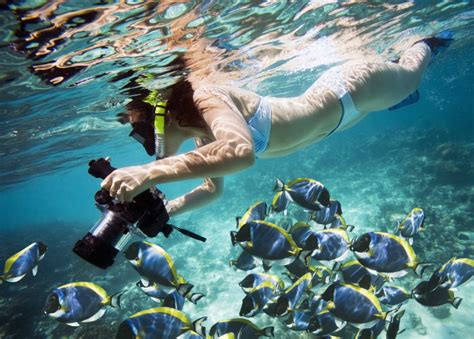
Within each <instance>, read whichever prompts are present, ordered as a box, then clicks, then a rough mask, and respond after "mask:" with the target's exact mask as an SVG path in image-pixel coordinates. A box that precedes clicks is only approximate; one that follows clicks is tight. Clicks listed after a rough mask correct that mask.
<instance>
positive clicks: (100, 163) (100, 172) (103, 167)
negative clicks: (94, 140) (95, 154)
mask: <svg viewBox="0 0 474 339" xmlns="http://www.w3.org/2000/svg"><path fill="white" fill-rule="evenodd" d="M115 170H116V168H115V167H112V166H111V165H110V162H109V161H108V160H106V159H104V158H99V159H97V160H91V161H89V170H88V173H89V174H90V175H92V176H93V177H95V178H101V179H105V178H106V177H107V176H108V175H109V174H110V173H112V172H113V171H115Z"/></svg>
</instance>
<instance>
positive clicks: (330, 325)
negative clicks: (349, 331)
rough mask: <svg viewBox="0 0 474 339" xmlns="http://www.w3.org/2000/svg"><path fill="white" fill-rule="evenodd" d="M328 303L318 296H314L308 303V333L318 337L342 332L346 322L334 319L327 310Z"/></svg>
mask: <svg viewBox="0 0 474 339" xmlns="http://www.w3.org/2000/svg"><path fill="white" fill-rule="evenodd" d="M327 306H328V302H327V301H325V300H323V299H322V298H321V297H320V296H316V297H314V298H312V299H311V301H310V302H309V309H310V311H311V313H312V317H311V319H310V322H309V326H308V331H309V332H312V333H314V334H316V335H318V337H319V336H326V335H329V334H331V333H335V332H338V331H340V330H342V329H343V328H344V327H345V326H346V324H347V322H345V321H342V320H339V319H336V318H335V317H334V315H333V314H332V313H331V312H329V311H328V309H327Z"/></svg>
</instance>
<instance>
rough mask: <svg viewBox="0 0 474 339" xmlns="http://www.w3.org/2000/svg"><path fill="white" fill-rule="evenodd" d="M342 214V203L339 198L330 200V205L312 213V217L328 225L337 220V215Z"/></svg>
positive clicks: (319, 222)
mask: <svg viewBox="0 0 474 339" xmlns="http://www.w3.org/2000/svg"><path fill="white" fill-rule="evenodd" d="M341 214H342V207H341V203H340V202H339V201H337V200H330V201H329V207H325V208H323V209H321V210H319V211H314V212H312V213H311V214H310V219H311V220H313V221H315V222H317V223H318V224H320V225H328V224H331V223H333V222H334V221H336V217H337V215H341Z"/></svg>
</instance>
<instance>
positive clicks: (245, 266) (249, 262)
mask: <svg viewBox="0 0 474 339" xmlns="http://www.w3.org/2000/svg"><path fill="white" fill-rule="evenodd" d="M229 265H230V266H235V267H236V268H238V269H239V270H242V271H250V270H253V269H254V268H255V267H257V264H256V263H255V258H254V257H253V255H251V254H249V253H247V252H245V251H242V253H240V255H239V257H238V258H237V259H235V260H231V261H230V262H229Z"/></svg>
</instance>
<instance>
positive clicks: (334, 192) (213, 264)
mask: <svg viewBox="0 0 474 339" xmlns="http://www.w3.org/2000/svg"><path fill="white" fill-rule="evenodd" d="M335 149H337V151H335ZM473 159H474V143H473V142H472V140H468V141H466V140H459V141H452V138H450V136H449V134H448V132H447V131H446V130H443V129H431V130H425V131H423V132H421V133H420V131H419V130H415V129H409V130H406V131H403V133H399V134H390V135H385V134H383V133H380V134H377V135H374V136H372V137H370V138H368V139H367V138H365V139H361V140H359V141H357V140H354V141H353V142H351V143H347V142H344V141H343V140H341V141H339V142H333V143H332V144H330V145H328V144H324V143H323V144H321V145H317V146H315V147H311V148H310V149H307V150H304V151H302V152H299V153H298V154H297V155H294V156H292V157H289V158H284V159H280V160H278V161H273V160H272V161H259V162H258V163H257V165H256V168H255V169H252V170H251V171H250V172H247V173H243V174H239V175H236V176H234V177H232V178H230V179H229V180H227V182H226V189H225V193H224V196H223V197H222V198H221V200H220V201H219V202H217V203H215V204H213V205H211V206H209V207H206V208H204V209H202V210H199V211H196V212H192V213H188V214H185V215H182V216H179V217H176V218H175V219H174V220H173V222H174V223H175V224H176V225H179V226H182V227H184V228H187V229H190V230H193V231H195V232H197V233H200V234H202V235H204V236H206V237H207V238H208V240H207V242H206V243H205V244H203V243H200V242H196V241H194V240H191V239H189V238H186V237H184V236H182V235H180V234H172V236H171V237H170V238H169V239H164V238H157V239H155V240H153V241H154V242H156V243H158V244H159V245H160V246H162V247H163V248H165V249H166V250H167V251H168V252H169V253H170V255H171V256H172V258H173V259H174V261H175V264H176V267H177V270H178V272H179V273H180V274H181V275H183V276H184V277H185V278H186V279H187V280H188V281H189V282H191V283H192V284H194V285H195V287H194V290H193V291H194V292H200V293H204V294H205V295H206V297H205V298H203V299H201V300H200V301H199V302H198V304H197V305H192V304H190V303H187V304H185V307H184V311H185V313H187V314H188V315H189V317H190V318H191V319H192V320H193V319H196V318H198V317H201V316H207V317H208V320H207V321H206V327H207V328H208V329H209V328H210V327H211V326H212V324H213V323H214V322H216V321H218V320H222V319H226V318H233V317H237V316H238V313H239V310H240V306H241V300H242V298H243V297H244V294H243V292H242V291H241V290H240V288H239V286H238V285H237V283H238V282H239V281H240V280H241V279H242V278H243V277H244V276H245V275H246V273H245V272H243V271H236V270H235V269H233V268H231V267H230V266H229V265H228V263H229V260H231V259H234V258H236V257H237V256H238V254H239V250H238V249H237V248H233V247H232V245H231V242H230V237H229V232H230V231H231V230H234V229H235V217H236V216H238V215H242V213H243V212H244V211H245V210H246V208H247V207H248V206H250V205H251V204H252V203H254V202H256V201H257V200H265V201H267V202H268V203H270V202H271V198H272V195H273V192H272V188H273V185H274V181H275V178H276V177H279V178H281V179H282V180H284V181H288V180H290V179H293V178H296V177H311V178H314V179H317V180H319V181H321V182H323V183H324V184H325V185H326V187H327V188H328V189H329V191H330V192H331V198H335V199H338V200H339V201H340V202H341V204H342V209H343V215H344V217H345V219H346V220H347V222H348V223H349V224H353V225H355V226H356V228H355V230H354V231H353V233H352V235H351V237H353V236H355V235H357V234H361V233H363V232H366V231H369V230H382V231H389V230H392V228H393V226H394V223H395V222H396V221H397V220H400V219H401V218H402V217H403V216H404V215H405V214H406V213H408V212H409V211H410V210H411V209H412V208H414V207H421V208H423V209H424V210H425V213H426V221H425V225H426V231H425V232H423V233H422V234H419V235H418V236H417V237H416V238H415V241H414V249H415V252H416V253H417V254H418V256H419V257H420V258H421V260H422V261H424V262H434V263H437V264H439V265H441V264H442V263H444V262H445V261H447V260H448V259H449V258H451V257H453V256H457V257H470V258H473V257H474V243H473V241H467V240H463V239H461V238H460V237H459V233H460V232H468V233H470V234H471V235H472V232H473V230H472V224H473V222H474V220H473V218H474V216H473V214H472V211H473V210H474V201H473V200H474V185H473V182H474V164H473ZM93 222H94V220H91V223H90V224H86V223H84V224H69V223H67V222H64V223H62V224H58V223H57V221H55V222H53V221H52V222H51V224H35V222H34V220H32V222H31V224H30V225H24V227H19V228H18V229H17V230H15V231H11V230H9V231H6V232H4V231H2V234H1V235H2V239H6V241H3V242H2V246H1V247H0V258H2V260H4V259H6V258H8V257H9V256H10V255H12V254H13V253H15V252H17V251H18V250H20V249H22V248H23V247H25V246H26V245H28V244H29V243H31V242H33V241H37V240H41V241H43V242H45V243H46V244H47V245H49V250H48V252H47V254H46V256H45V258H44V260H43V261H42V262H41V263H40V266H39V271H38V275H37V276H36V277H31V276H28V277H26V278H25V279H24V280H22V281H20V282H18V283H16V284H9V283H4V284H3V285H2V286H1V287H0V337H1V338H32V337H35V338H36V337H37V338H46V337H50V338H60V337H68V338H91V337H97V338H106V337H113V336H114V335H115V333H116V330H117V328H118V325H119V324H120V322H121V321H122V320H123V319H125V318H126V317H127V316H130V315H131V314H133V313H135V312H138V311H141V310H143V309H147V308H151V307H157V306H158V304H157V303H155V302H153V301H151V300H149V299H148V298H147V297H146V296H145V295H144V294H143V293H142V292H141V291H139V290H138V288H137V287H136V286H135V283H136V282H137V281H138V280H139V276H138V274H137V273H136V272H135V271H134V270H133V269H132V267H131V266H130V265H129V263H128V262H126V260H125V258H124V257H123V256H122V255H120V254H119V256H118V257H117V262H116V264H115V265H114V267H112V268H111V269H109V270H106V271H104V270H100V269H97V268H94V267H92V266H91V265H89V264H87V263H85V262H83V261H81V259H79V258H78V257H76V256H75V254H73V253H72V251H71V248H72V246H73V245H74V243H75V241H76V240H78V239H79V238H80V237H82V236H83V235H84V234H85V233H86V232H87V231H88V230H89V228H90V227H91V226H92V224H93ZM175 233H176V232H175ZM472 239H474V236H472ZM258 269H260V267H259V268H258ZM272 270H273V268H272ZM275 271H276V272H278V269H277V268H276V269H275ZM428 274H430V272H428V273H427V274H426V275H427V276H428ZM417 279H419V278H417V277H415V276H414V275H413V274H411V273H410V274H409V275H408V276H406V277H404V278H402V280H401V283H402V284H403V285H405V286H408V287H411V288H413V287H414V285H416V280H417ZM73 281H91V282H94V283H97V284H99V285H101V286H102V287H104V288H105V289H106V291H107V292H108V293H109V294H111V293H115V292H118V291H120V290H125V294H124V295H123V302H122V309H112V308H111V309H109V310H108V311H107V313H106V314H105V316H104V317H103V318H101V319H99V320H98V321H96V322H94V323H88V324H84V325H82V326H81V327H79V328H72V327H69V326H67V325H64V324H60V323H58V322H56V321H55V320H53V319H51V318H48V317H47V316H45V315H43V314H42V312H41V309H42V307H43V305H44V302H45V300H46V297H47V295H48V293H49V292H50V291H51V289H52V288H54V287H56V286H60V285H62V284H65V283H68V282H73ZM472 286H473V285H472V282H471V283H469V284H467V285H463V286H461V287H459V291H457V292H456V296H459V297H462V298H463V301H462V303H461V305H460V307H459V308H458V309H454V308H453V307H451V306H449V305H447V306H441V307H437V308H426V307H423V306H421V305H419V304H417V302H416V301H413V300H410V301H409V302H408V304H406V305H405V306H404V308H405V309H406V313H405V316H404V317H403V318H402V323H401V326H400V328H401V329H403V328H405V329H406V330H405V332H403V333H402V334H400V336H399V337H400V338H463V337H464V338H468V337H471V336H472V332H473V330H474V320H473V319H474V317H473V316H472V315H473V311H472V310H473V309H474V290H473V289H472ZM316 292H317V290H316ZM251 320H252V321H255V322H256V323H257V324H258V325H260V326H270V325H273V326H275V327H276V335H275V337H276V338H303V337H308V338H309V337H312V336H311V335H310V334H304V333H298V332H292V331H290V330H288V329H286V328H285V327H284V326H283V325H282V324H280V323H279V322H278V321H276V320H273V319H271V318H269V317H268V316H267V315H265V314H261V315H258V316H257V317H255V318H252V319H251Z"/></svg>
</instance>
